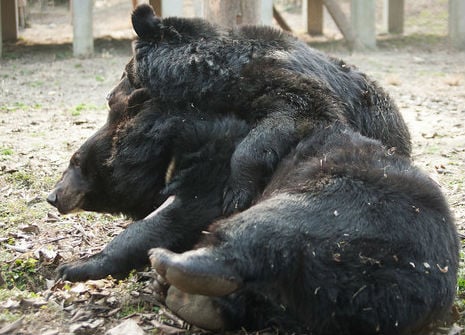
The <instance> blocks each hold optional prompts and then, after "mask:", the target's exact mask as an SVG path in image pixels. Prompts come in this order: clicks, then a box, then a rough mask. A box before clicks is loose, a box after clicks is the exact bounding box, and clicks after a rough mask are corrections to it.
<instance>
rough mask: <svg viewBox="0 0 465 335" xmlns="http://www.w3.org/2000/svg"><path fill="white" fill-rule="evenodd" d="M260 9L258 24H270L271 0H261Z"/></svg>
mask: <svg viewBox="0 0 465 335" xmlns="http://www.w3.org/2000/svg"><path fill="white" fill-rule="evenodd" d="M261 2H262V7H261V9H260V13H261V16H260V22H259V23H260V24H263V25H265V26H271V25H272V24H273V0H262V1H261Z"/></svg>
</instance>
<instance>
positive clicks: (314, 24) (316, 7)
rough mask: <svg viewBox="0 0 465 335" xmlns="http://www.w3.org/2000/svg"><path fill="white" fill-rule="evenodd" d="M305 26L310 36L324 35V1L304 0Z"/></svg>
mask: <svg viewBox="0 0 465 335" xmlns="http://www.w3.org/2000/svg"><path fill="white" fill-rule="evenodd" d="M302 11H303V17H304V25H305V26H306V27H307V32H308V33H309V34H310V35H315V36H317V35H323V0H304V2H303V6H302Z"/></svg>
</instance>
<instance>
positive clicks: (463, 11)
mask: <svg viewBox="0 0 465 335" xmlns="http://www.w3.org/2000/svg"><path fill="white" fill-rule="evenodd" d="M449 39H450V42H451V45H452V46H453V47H454V48H456V49H458V50H465V1H463V0H449Z"/></svg>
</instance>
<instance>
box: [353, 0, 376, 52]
mask: <svg viewBox="0 0 465 335" xmlns="http://www.w3.org/2000/svg"><path fill="white" fill-rule="evenodd" d="M375 5H376V4H375V0H352V5H351V16H352V27H353V29H354V32H355V35H356V36H357V37H358V40H359V41H360V42H361V43H362V45H363V46H364V47H366V48H369V49H374V48H376V25H375V14H376V6H375Z"/></svg>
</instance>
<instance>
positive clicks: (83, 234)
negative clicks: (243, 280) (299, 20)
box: [0, 1, 465, 335]
mask: <svg viewBox="0 0 465 335" xmlns="http://www.w3.org/2000/svg"><path fill="white" fill-rule="evenodd" d="M420 2H421V1H420ZM125 6H126V5H125ZM113 9H114V8H113ZM54 10H57V11H60V10H61V11H62V10H63V8H56V9H54ZM121 10H122V11H123V13H122V14H121V13H120V11H118V13H120V14H118V15H120V16H118V17H122V18H123V17H125V13H126V12H124V11H125V10H127V8H126V7H121ZM104 14H105V13H104ZM115 15H116V14H115ZM103 16H105V15H103ZM49 19H50V18H49V17H47V16H46V15H42V18H41V20H42V21H41V22H45V23H43V25H42V26H40V27H41V29H36V30H35V31H34V32H32V31H25V32H24V35H23V37H22V41H21V42H20V43H17V44H6V45H4V53H5V55H4V56H5V57H4V58H3V59H1V60H0V288H1V289H0V335H1V334H47V335H52V334H103V333H105V332H106V331H108V330H109V329H112V328H113V327H115V326H117V325H119V324H124V325H126V326H127V327H129V329H130V331H127V330H126V331H125V332H126V333H129V334H138V333H137V331H142V329H143V331H145V333H146V334H148V333H150V334H152V333H153V334H155V333H166V334H175V333H185V334H192V333H194V332H198V330H195V329H189V327H187V325H184V324H183V323H182V322H181V321H180V320H178V319H176V318H175V317H174V316H172V315H171V314H170V313H169V312H168V311H166V310H164V309H163V308H162V307H159V306H158V305H156V304H155V302H154V299H153V296H152V294H151V293H152V292H151V291H150V285H148V284H147V281H144V280H143V279H144V275H143V274H142V275H141V274H135V275H134V276H132V277H131V278H129V279H128V280H125V281H121V282H116V281H112V280H101V281H90V282H87V283H85V284H82V283H80V284H70V283H58V284H56V283H54V282H53V278H54V272H53V270H54V269H55V268H56V266H57V264H58V263H60V262H63V261H68V260H71V259H76V258H79V257H83V256H86V255H89V254H92V253H95V252H96V251H98V250H99V249H100V248H101V247H102V246H103V245H104V244H105V243H106V242H108V240H109V239H111V238H112V237H113V236H114V235H115V234H117V233H118V232H120V231H121V230H122V229H123V228H124V226H125V225H127V224H128V222H127V221H126V220H125V219H124V218H122V217H112V216H110V215H100V214H94V213H80V214H73V215H66V216H61V215H59V214H58V213H57V211H56V210H55V209H53V208H52V207H51V206H49V205H47V204H46V201H45V198H46V196H47V194H48V192H49V191H50V190H51V189H52V188H53V185H54V183H55V182H56V181H57V180H58V179H59V177H60V175H61V172H62V171H63V170H64V168H66V165H67V161H68V160H69V158H70V156H71V154H72V153H73V152H74V151H75V150H76V149H77V148H78V147H79V146H80V144H81V143H82V142H83V141H84V140H85V139H86V138H87V137H88V136H89V135H91V134H92V133H93V132H94V131H96V130H97V129H98V128H99V127H100V126H101V125H102V124H103V123H104V122H105V119H106V114H107V107H106V101H105V96H106V94H107V93H108V92H109V91H110V90H111V88H112V87H113V85H115V83H116V82H117V81H118V79H119V77H120V75H121V73H122V70H123V68H124V65H125V63H126V62H127V60H128V58H129V57H130V52H131V46H130V40H129V39H114V38H113V39H108V38H105V37H104V35H102V36H101V37H102V38H99V39H98V40H97V41H96V48H95V51H96V52H95V56H94V57H93V58H90V59H75V58H72V53H71V46H70V44H69V43H62V42H67V37H66V36H64V37H63V36H62V38H61V40H58V41H57V40H55V39H54V38H56V37H57V36H58V35H59V34H60V33H63V34H64V35H66V34H67V33H66V30H65V28H63V29H62V28H61V27H60V26H59V24H61V23H50V22H49V23H47V22H48V21H47V20H49ZM122 20H125V19H122ZM39 21H40V20H39ZM58 21H59V20H58ZM53 24H55V26H53ZM66 24H67V23H66V22H65V21H63V25H64V26H66ZM125 24H126V23H125ZM125 24H123V25H122V26H121V27H122V28H121V30H125V29H127V28H126V26H125ZM57 27H58V28H57ZM36 28H37V26H36ZM47 29H50V30H56V31H57V35H56V36H54V35H53V34H52V35H50V32H49V31H48V30H47ZM441 29H442V28H440V29H439V33H438V31H436V34H429V33H428V34H416V33H412V34H409V35H407V36H405V37H399V36H398V37H392V36H381V37H380V38H379V41H378V42H379V43H378V45H379V47H378V49H377V50H376V51H370V52H364V53H353V54H351V53H349V52H348V51H347V50H346V49H345V47H344V45H343V43H341V42H340V41H332V39H326V40H322V39H320V40H319V41H318V42H314V41H313V43H312V45H313V46H315V47H316V48H320V49H323V50H325V51H328V52H329V53H331V54H333V55H335V56H337V57H340V58H343V59H344V60H345V61H347V62H349V63H352V64H355V65H356V66H358V67H359V68H360V69H361V70H363V71H364V72H366V73H368V74H369V75H370V76H371V77H373V78H375V79H376V80H378V81H379V82H380V84H381V85H382V86H383V87H384V88H385V89H386V90H387V91H388V92H389V93H390V94H391V95H392V97H393V98H394V100H395V101H396V102H397V104H398V106H399V108H400V109H401V111H402V114H403V115H404V117H405V119H406V121H407V123H408V125H409V127H410V130H411V133H412V138H413V145H414V160H415V163H416V164H417V165H418V166H420V167H422V168H423V169H424V170H425V171H426V172H428V173H429V174H430V175H431V177H432V178H434V179H435V180H437V182H438V183H439V184H440V185H441V186H442V188H443V191H444V193H445V194H446V195H447V197H448V199H449V202H450V205H451V207H452V209H453V211H454V213H455V216H456V220H457V227H458V229H459V231H460V233H461V234H462V235H461V236H462V237H465V182H464V177H465V52H457V51H453V50H451V49H450V48H449V46H448V43H447V38H446V37H445V36H444V34H443V33H444V31H441ZM58 31H59V32H58ZM47 33H48V35H47ZM124 34H126V33H124ZM124 34H123V35H124ZM128 34H129V35H130V34H131V33H130V32H129V33H128ZM38 35H40V36H41V37H42V40H40V38H39V37H38ZM34 36H35V37H36V38H35V39H34ZM46 36H51V37H50V38H49V40H48V42H53V44H44V43H48V42H47V38H48V37H46ZM113 37H115V36H113ZM116 37H118V38H119V37H122V36H116ZM123 37H127V36H126V35H125V36H123ZM129 37H130V36H129ZM38 40H39V43H40V44H37V43H38V42H37V41H38ZM57 43H61V44H57ZM462 272H463V271H462ZM460 276H461V277H460V278H459V290H458V292H459V298H458V299H457V306H458V313H459V314H458V315H457V318H458V320H457V322H456V324H457V325H462V326H463V325H464V324H465V319H464V317H463V316H462V314H463V311H464V308H463V302H462V300H461V299H463V298H464V296H462V295H463V292H464V291H465V275H464V274H463V273H461V275H460ZM133 321H135V322H133ZM2 327H3V328H2ZM138 327H141V328H138ZM113 331H114V332H113V333H111V334H120V333H121V332H120V333H118V330H113ZM458 332H459V330H458V328H457V327H456V328H454V330H453V331H452V334H455V333H458ZM446 333H447V332H446Z"/></svg>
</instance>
